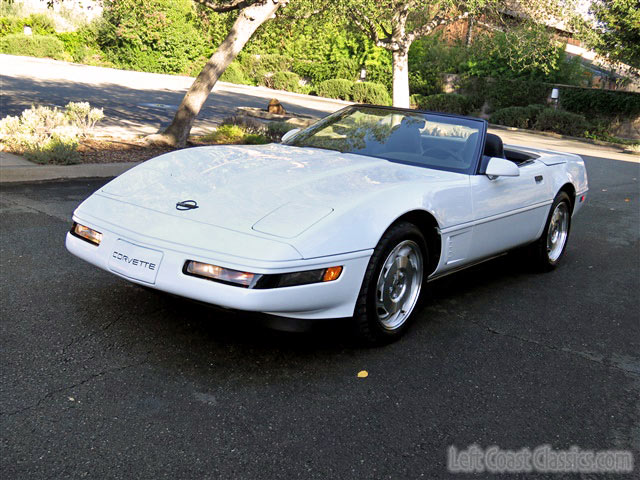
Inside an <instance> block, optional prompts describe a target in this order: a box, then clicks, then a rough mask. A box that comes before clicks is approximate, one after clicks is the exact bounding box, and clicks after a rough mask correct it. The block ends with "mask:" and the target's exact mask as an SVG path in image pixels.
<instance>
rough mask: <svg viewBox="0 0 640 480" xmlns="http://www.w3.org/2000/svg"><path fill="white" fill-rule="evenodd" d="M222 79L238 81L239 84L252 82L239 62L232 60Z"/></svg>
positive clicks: (231, 81) (224, 80)
mask: <svg viewBox="0 0 640 480" xmlns="http://www.w3.org/2000/svg"><path fill="white" fill-rule="evenodd" d="M220 80H222V81H223V82H229V83H236V84H238V85H249V84H251V82H250V81H249V80H248V79H247V78H246V77H245V75H244V70H243V69H242V67H241V66H240V65H239V64H238V63H237V62H232V63H230V64H229V66H228V67H227V68H226V70H225V71H224V72H223V73H222V76H221V77H220Z"/></svg>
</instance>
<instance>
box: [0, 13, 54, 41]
mask: <svg viewBox="0 0 640 480" xmlns="http://www.w3.org/2000/svg"><path fill="white" fill-rule="evenodd" d="M25 26H29V27H31V33H33V34H35V35H50V34H55V33H56V26H55V24H54V22H53V20H52V19H51V18H49V17H48V16H46V15H44V14H42V13H32V14H31V15H29V16H28V17H14V16H7V17H0V37H4V36H6V35H10V34H12V33H23V32H24V27H25Z"/></svg>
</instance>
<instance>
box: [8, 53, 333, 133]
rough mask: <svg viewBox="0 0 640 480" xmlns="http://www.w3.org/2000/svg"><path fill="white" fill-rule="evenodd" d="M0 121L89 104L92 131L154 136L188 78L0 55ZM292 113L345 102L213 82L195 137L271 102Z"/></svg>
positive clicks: (323, 110) (315, 112) (318, 111)
mask: <svg viewBox="0 0 640 480" xmlns="http://www.w3.org/2000/svg"><path fill="white" fill-rule="evenodd" d="M0 65H1V68H0V86H1V89H0V90H1V93H2V94H1V95H0V118H3V117H5V116H6V115H20V113H21V112H22V111H23V110H25V109H27V108H29V107H30V106H31V105H34V104H35V105H49V106H58V107H63V106H64V105H66V104H67V103H69V102H85V101H86V102H89V103H90V104H91V105H92V106H94V107H97V108H102V109H103V110H104V114H105V119H104V120H103V121H101V122H100V124H99V126H98V128H97V131H98V132H99V133H101V132H106V133H111V134H115V135H122V134H123V133H124V134H131V133H137V134H142V133H153V132H155V131H156V130H158V129H159V128H161V127H166V126H167V125H169V123H170V122H171V120H172V119H173V115H174V114H175V111H176V109H177V108H178V105H179V104H180V102H181V101H182V98H183V97H184V94H185V92H186V91H187V89H188V88H189V87H190V86H191V83H192V82H193V78H189V77H181V76H176V75H162V74H153V73H143V72H132V71H125V70H116V69H112V68H100V67H90V66H86V65H77V64H70V63H66V62H59V61H55V60H50V59H41V58H31V57H16V56H11V55H0ZM274 97H275V98H277V99H278V100H280V102H281V103H282V105H283V106H284V108H285V109H286V110H287V111H288V112H291V113H295V114H302V115H310V116H313V117H324V116H325V115H326V114H327V113H331V112H334V111H336V110H338V109H339V108H342V107H343V106H344V102H340V101H333V100H329V99H322V98H319V97H310V96H303V95H296V94H290V93H287V92H277V91H275V90H269V89H266V88H256V87H247V86H243V85H232V84H224V83H222V82H221V83H218V84H217V85H216V86H215V88H214V90H213V92H212V93H211V95H209V97H208V99H207V101H206V103H205V105H204V106H203V108H202V110H201V111H200V114H199V115H198V118H197V120H196V122H195V127H194V130H193V132H194V133H198V132H202V131H205V130H207V129H210V128H211V127H212V126H214V125H217V124H219V123H220V122H221V121H222V120H223V119H224V118H225V117H228V116H230V115H233V114H235V113H236V108H237V107H240V106H243V107H254V108H266V106H267V104H268V103H269V100H270V99H271V98H274Z"/></svg>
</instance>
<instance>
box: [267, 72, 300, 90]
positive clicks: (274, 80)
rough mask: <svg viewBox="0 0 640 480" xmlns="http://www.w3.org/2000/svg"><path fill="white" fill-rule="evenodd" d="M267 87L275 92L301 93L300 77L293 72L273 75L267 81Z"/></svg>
mask: <svg viewBox="0 0 640 480" xmlns="http://www.w3.org/2000/svg"><path fill="white" fill-rule="evenodd" d="M266 83H267V86H268V87H269V88H275V89H276V90H286V91H287V92H301V91H302V87H301V86H300V77H299V76H298V75H296V74H295V73H293V72H278V73H274V74H273V75H272V76H271V77H268V79H267V82H266Z"/></svg>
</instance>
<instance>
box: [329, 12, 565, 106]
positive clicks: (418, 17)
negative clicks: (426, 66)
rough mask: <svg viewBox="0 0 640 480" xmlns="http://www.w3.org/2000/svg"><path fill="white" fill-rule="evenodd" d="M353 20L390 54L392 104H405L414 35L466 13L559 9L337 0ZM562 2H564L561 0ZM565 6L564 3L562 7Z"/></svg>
mask: <svg viewBox="0 0 640 480" xmlns="http://www.w3.org/2000/svg"><path fill="white" fill-rule="evenodd" d="M339 3H340V5H341V7H342V9H343V10H344V11H345V12H346V13H347V14H348V15H349V16H350V17H351V19H352V21H353V23H354V24H355V25H356V26H357V27H358V28H359V29H361V30H362V31H363V32H365V33H367V35H368V36H369V37H370V38H371V40H372V41H373V42H374V43H375V44H376V45H377V46H379V47H382V48H386V49H387V50H390V51H391V53H392V56H393V61H392V64H393V105H394V106H397V107H408V106H409V61H408V60H409V58H408V54H409V47H411V44H412V43H413V42H414V40H416V39H417V38H420V37H424V36H428V35H431V34H433V33H434V32H435V31H436V30H437V29H439V28H442V27H445V26H447V25H451V24H452V23H455V22H457V21H459V20H462V19H467V18H469V17H474V18H477V17H478V16H481V15H482V16H484V17H486V18H487V20H489V19H490V18H497V17H500V15H499V14H500V13H501V12H509V13H511V14H513V12H517V15H518V16H521V17H523V18H535V19H539V18H542V17H549V16H550V15H552V14H555V15H557V14H558V12H559V11H560V10H559V9H558V8H557V5H556V3H555V0H529V1H527V2H526V3H523V4H519V3H517V1H516V0H460V1H456V0H340V2H339ZM565 3H566V2H565ZM565 8H566V7H565Z"/></svg>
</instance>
